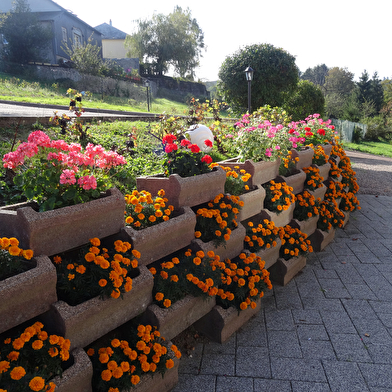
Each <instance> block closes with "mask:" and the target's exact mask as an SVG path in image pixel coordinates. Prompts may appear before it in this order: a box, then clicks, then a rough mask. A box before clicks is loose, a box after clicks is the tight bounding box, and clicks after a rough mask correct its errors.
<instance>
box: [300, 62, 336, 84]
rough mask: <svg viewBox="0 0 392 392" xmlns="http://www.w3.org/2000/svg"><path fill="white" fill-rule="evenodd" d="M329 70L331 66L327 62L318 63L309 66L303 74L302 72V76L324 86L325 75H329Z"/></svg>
mask: <svg viewBox="0 0 392 392" xmlns="http://www.w3.org/2000/svg"><path fill="white" fill-rule="evenodd" d="M328 71H329V68H328V67H327V66H326V65H325V64H321V65H316V66H315V67H313V68H308V69H307V70H306V71H305V72H304V73H303V74H301V76H300V78H301V79H302V80H308V81H309V82H312V83H313V84H317V85H318V86H320V87H323V86H324V84H325V77H326V76H327V75H328Z"/></svg>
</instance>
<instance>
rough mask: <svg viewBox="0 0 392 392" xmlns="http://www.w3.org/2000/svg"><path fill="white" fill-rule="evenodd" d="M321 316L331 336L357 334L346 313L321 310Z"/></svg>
mask: <svg viewBox="0 0 392 392" xmlns="http://www.w3.org/2000/svg"><path fill="white" fill-rule="evenodd" d="M320 315H321V318H322V320H323V322H324V326H325V328H326V330H327V331H328V333H329V334H333V333H356V332H357V330H356V329H355V326H354V324H353V323H352V321H351V319H350V317H348V315H347V313H346V312H328V311H325V310H321V311H320Z"/></svg>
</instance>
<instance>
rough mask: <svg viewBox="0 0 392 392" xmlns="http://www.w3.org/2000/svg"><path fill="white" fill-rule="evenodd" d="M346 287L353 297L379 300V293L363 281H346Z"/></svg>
mask: <svg viewBox="0 0 392 392" xmlns="http://www.w3.org/2000/svg"><path fill="white" fill-rule="evenodd" d="M345 286H346V289H347V291H348V292H349V294H350V296H351V298H353V299H368V300H377V295H375V294H374V293H373V291H372V290H371V289H370V287H368V286H367V285H365V284H364V282H362V283H361V284H359V283H358V284H349V283H345Z"/></svg>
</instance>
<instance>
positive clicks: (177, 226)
mask: <svg viewBox="0 0 392 392" xmlns="http://www.w3.org/2000/svg"><path fill="white" fill-rule="evenodd" d="M178 212H179V213H180V214H179V215H178V216H174V217H172V218H171V219H169V220H168V221H166V222H162V223H159V224H157V225H154V226H151V227H147V228H146V229H143V230H135V229H133V228H132V227H130V226H126V227H125V228H123V229H122V237H123V239H124V240H127V241H129V239H130V241H131V243H132V248H133V249H136V250H138V251H139V252H140V254H141V256H140V259H139V265H147V264H150V263H152V262H153V261H155V260H158V259H160V258H162V257H165V256H167V255H169V254H171V253H174V252H176V251H178V250H179V249H181V248H184V247H186V246H189V245H190V243H191V242H192V240H193V239H194V238H195V226H196V215H195V213H194V212H193V211H192V210H191V208H190V207H182V208H180V210H178Z"/></svg>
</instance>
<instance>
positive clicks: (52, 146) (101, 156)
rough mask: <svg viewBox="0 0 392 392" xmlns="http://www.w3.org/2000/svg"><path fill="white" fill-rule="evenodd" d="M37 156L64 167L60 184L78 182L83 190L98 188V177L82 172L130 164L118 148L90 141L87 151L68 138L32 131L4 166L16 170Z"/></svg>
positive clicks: (42, 160) (6, 160)
mask: <svg viewBox="0 0 392 392" xmlns="http://www.w3.org/2000/svg"><path fill="white" fill-rule="evenodd" d="M33 157H35V158H37V159H38V160H39V161H40V162H41V163H44V162H45V161H46V162H49V163H51V164H52V165H53V166H55V167H56V166H58V167H59V168H60V170H61V175H60V181H59V182H60V184H62V185H66V184H67V185H74V184H76V182H77V183H78V185H79V186H80V187H82V188H83V189H86V190H87V189H96V187H97V180H96V178H95V177H94V176H93V175H90V176H86V175H85V176H82V177H80V178H79V179H78V180H77V179H76V176H77V174H78V173H79V172H83V174H85V171H86V170H89V171H90V172H93V171H96V170H97V169H101V170H108V169H110V168H112V167H115V166H118V165H123V164H125V163H126V161H125V159H124V157H123V156H122V155H119V154H117V153H116V152H114V151H106V150H105V149H104V148H103V147H102V146H100V145H94V144H91V143H89V144H88V145H87V147H86V148H85V151H84V152H83V148H82V146H81V145H80V144H78V143H71V144H68V143H66V142H65V141H64V140H51V139H50V138H49V136H48V135H46V133H45V132H42V131H35V132H32V133H31V134H30V135H29V137H28V139H27V142H24V143H21V144H20V145H19V146H18V148H17V149H16V150H15V151H12V152H10V153H8V154H5V155H4V157H3V165H4V167H5V168H9V169H16V168H17V167H18V166H20V165H23V164H24V163H25V160H26V158H33Z"/></svg>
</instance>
